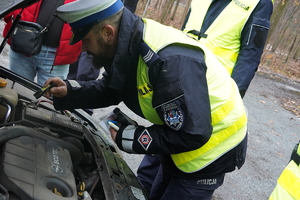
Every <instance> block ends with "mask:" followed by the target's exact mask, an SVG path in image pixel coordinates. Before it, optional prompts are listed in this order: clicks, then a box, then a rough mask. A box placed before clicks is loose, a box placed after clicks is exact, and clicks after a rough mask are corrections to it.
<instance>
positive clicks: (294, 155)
mask: <svg viewBox="0 0 300 200" xmlns="http://www.w3.org/2000/svg"><path fill="white" fill-rule="evenodd" d="M298 147H299V143H298V144H296V146H295V147H294V149H293V152H292V155H291V160H293V161H294V162H295V163H296V164H297V165H299V164H300V155H299V154H298V153H297V151H298Z"/></svg>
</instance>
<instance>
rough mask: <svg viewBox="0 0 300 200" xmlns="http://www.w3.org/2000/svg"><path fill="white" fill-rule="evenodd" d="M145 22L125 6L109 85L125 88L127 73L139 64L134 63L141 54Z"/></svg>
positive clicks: (120, 88)
mask: <svg viewBox="0 0 300 200" xmlns="http://www.w3.org/2000/svg"><path fill="white" fill-rule="evenodd" d="M143 28H144V23H143V22H142V19H141V18H140V17H139V16H137V15H134V14H132V13H131V12H130V11H129V10H128V9H127V8H124V11H123V15H122V19H121V24H120V31H119V39H118V46H117V50H116V54H115V57H114V60H113V64H112V68H111V72H110V73H108V74H111V79H110V82H109V87H110V88H113V89H116V90H119V91H121V90H123V88H124V83H125V79H126V73H128V71H132V70H130V68H131V69H132V68H133V67H134V65H137V63H134V61H135V60H137V57H138V56H139V48H140V45H141V41H142V35H143Z"/></svg>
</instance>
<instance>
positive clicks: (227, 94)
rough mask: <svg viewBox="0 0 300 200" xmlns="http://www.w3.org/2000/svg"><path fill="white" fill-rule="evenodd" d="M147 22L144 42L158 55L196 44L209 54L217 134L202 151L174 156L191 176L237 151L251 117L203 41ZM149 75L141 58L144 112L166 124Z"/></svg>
mask: <svg viewBox="0 0 300 200" xmlns="http://www.w3.org/2000/svg"><path fill="white" fill-rule="evenodd" d="M143 20H144V22H145V27H144V29H145V30H144V38H143V39H144V41H145V42H146V44H147V45H148V46H149V47H150V48H151V49H152V50H153V51H154V52H158V51H160V50H161V49H163V48H164V47H166V46H168V45H169V44H173V43H181V44H187V45H193V46H196V47H199V48H200V49H202V50H203V51H204V52H205V61H206V65H207V72H206V77H207V84H208V90H209V99H210V104H211V112H212V125H213V133H212V136H211V138H210V140H209V141H208V142H207V143H206V144H205V145H204V146H202V147H201V148H199V149H197V150H194V151H189V152H184V153H180V154H172V155H171V157H172V159H173V161H174V163H175V165H176V166H177V167H178V168H179V169H180V170H182V171H184V172H187V173H191V172H195V171H199V170H200V169H202V168H204V167H205V166H207V165H209V164H210V163H212V162H213V161H214V160H216V159H218V158H219V157H220V156H222V155H223V154H225V153H226V152H228V151H229V150H231V149H233V148H234V147H235V146H236V145H238V144H239V143H240V142H241V141H242V140H243V139H244V138H245V135H246V129H247V126H246V125H247V117H246V114H245V109H244V105H243V102H242V99H241V98H240V94H239V92H238V88H237V86H236V84H235V82H234V81H233V80H232V79H231V78H230V76H229V75H227V72H226V70H225V69H224V68H223V67H222V66H221V63H220V62H219V61H218V60H217V59H216V58H215V56H214V55H213V54H212V53H211V52H210V51H208V50H207V49H206V48H205V47H204V46H202V45H201V44H199V42H197V41H195V40H193V39H190V38H188V37H187V36H186V35H185V34H184V33H183V32H181V31H179V30H176V29H174V28H172V27H167V26H162V25H160V24H158V23H157V22H154V21H153V20H149V19H143ZM154 30H159V31H160V32H161V33H162V34H161V37H152V33H153V32H151V31H154ZM170 33H172V34H170ZM147 73H148V67H147V65H146V64H145V61H144V60H143V58H142V57H141V56H140V59H139V65H138V73H137V75H138V77H137V85H138V86H137V88H138V90H139V91H140V92H139V102H140V107H141V110H142V112H143V114H144V116H145V117H146V118H147V119H148V120H149V121H150V122H152V123H155V124H163V122H162V121H161V120H160V118H159V116H158V114H157V113H156V111H155V109H154V108H153V107H152V95H153V89H152V87H151V86H150V84H149V77H148V74H147ZM143 88H145V90H143ZM150 88H151V89H150ZM141 90H142V91H143V92H141ZM146 90H147V92H146Z"/></svg>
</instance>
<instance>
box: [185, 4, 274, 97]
mask: <svg viewBox="0 0 300 200" xmlns="http://www.w3.org/2000/svg"><path fill="white" fill-rule="evenodd" d="M272 12H273V3H272V1H271V0H234V1H231V0H212V1H206V0H193V1H192V2H191V8H190V11H189V13H188V15H187V16H186V21H185V23H184V24H183V27H182V29H183V31H184V32H186V33H188V35H189V36H191V37H193V38H195V39H197V40H198V41H199V42H200V43H202V44H204V45H205V46H207V47H208V48H209V49H210V50H211V51H212V52H213V53H214V54H215V55H216V57H217V58H218V60H219V61H220V62H221V63H222V64H223V66H224V67H225V68H226V70H227V71H228V73H229V74H230V75H231V77H232V78H233V79H234V80H235V82H236V83H237V85H238V88H239V91H240V94H241V96H242V97H244V95H245V93H246V91H247V89H248V87H249V85H250V82H251V80H252V79H253V77H254V74H255V72H256V70H257V68H258V65H259V63H260V58H261V55H262V53H263V50H264V46H265V43H266V39H267V35H268V31H269V29H270V18H271V14H272Z"/></svg>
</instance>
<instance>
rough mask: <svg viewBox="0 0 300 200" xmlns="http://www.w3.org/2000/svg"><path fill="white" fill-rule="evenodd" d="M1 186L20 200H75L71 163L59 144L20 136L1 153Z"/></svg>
mask: <svg viewBox="0 0 300 200" xmlns="http://www.w3.org/2000/svg"><path fill="white" fill-rule="evenodd" d="M0 184H2V185H3V186H4V187H5V188H6V189H7V190H8V191H10V192H13V193H15V194H16V195H17V196H19V197H20V198H21V199H22V200H23V199H24V200H25V199H26V200H31V199H51V200H62V199H64V200H65V199H70V200H73V199H74V200H77V194H76V183H75V178H74V175H73V173H72V160H71V156H70V153H69V151H68V150H67V149H64V148H62V147H61V146H60V144H59V142H57V141H51V140H43V139H39V138H34V137H29V136H23V137H19V138H15V139H12V140H10V141H8V142H7V143H6V144H5V145H4V148H3V152H2V154H1V165H0Z"/></svg>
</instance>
